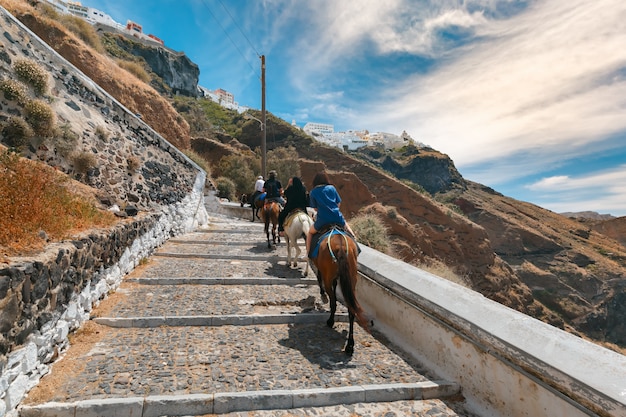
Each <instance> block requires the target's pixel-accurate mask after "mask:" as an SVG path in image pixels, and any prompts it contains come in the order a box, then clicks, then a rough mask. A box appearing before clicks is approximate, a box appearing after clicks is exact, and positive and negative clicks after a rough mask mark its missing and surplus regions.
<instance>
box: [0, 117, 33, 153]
mask: <svg viewBox="0 0 626 417" xmlns="http://www.w3.org/2000/svg"><path fill="white" fill-rule="evenodd" d="M33 135H34V132H33V129H31V127H30V126H29V125H28V123H26V120H24V119H22V118H21V117H19V116H13V117H10V118H9V120H7V122H6V123H5V124H4V127H3V128H2V136H3V137H4V142H5V143H6V144H7V145H9V146H10V147H12V148H16V149H18V150H21V149H23V148H24V147H25V146H26V145H28V144H29V143H30V140H31V138H32V137H33Z"/></svg>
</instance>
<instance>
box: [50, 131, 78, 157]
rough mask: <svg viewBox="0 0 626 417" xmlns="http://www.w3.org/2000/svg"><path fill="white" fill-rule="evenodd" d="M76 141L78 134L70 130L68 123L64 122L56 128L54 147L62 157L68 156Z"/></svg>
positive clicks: (74, 147) (72, 150)
mask: <svg viewBox="0 0 626 417" xmlns="http://www.w3.org/2000/svg"><path fill="white" fill-rule="evenodd" d="M77 143H78V135H77V134H76V133H74V132H73V131H72V129H71V127H70V125H69V123H66V124H64V125H63V126H61V128H60V129H57V132H56V135H55V138H54V147H55V148H56V150H57V152H58V153H59V155H61V156H63V157H67V156H69V155H70V154H71V153H72V152H74V150H75V149H76V145H77Z"/></svg>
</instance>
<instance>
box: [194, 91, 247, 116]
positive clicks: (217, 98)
mask: <svg viewBox="0 0 626 417" xmlns="http://www.w3.org/2000/svg"><path fill="white" fill-rule="evenodd" d="M198 89H199V90H200V94H201V95H202V96H203V97H205V98H208V99H210V100H211V101H214V102H215V103H217V104H219V105H220V106H222V107H225V108H227V109H231V110H235V111H236V112H238V113H243V112H245V111H246V110H248V107H245V106H240V105H239V103H237V102H236V101H235V96H234V95H233V93H231V92H228V91H226V90H224V89H222V88H218V89H217V90H209V89H207V88H204V87H202V86H198Z"/></svg>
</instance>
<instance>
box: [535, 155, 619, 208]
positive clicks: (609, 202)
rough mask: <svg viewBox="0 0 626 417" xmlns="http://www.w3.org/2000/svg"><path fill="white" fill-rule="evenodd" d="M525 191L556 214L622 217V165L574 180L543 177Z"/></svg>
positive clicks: (574, 178)
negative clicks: (589, 212) (589, 211)
mask: <svg viewBox="0 0 626 417" xmlns="http://www.w3.org/2000/svg"><path fill="white" fill-rule="evenodd" d="M526 188H527V189H529V190H532V191H534V192H537V200H536V201H535V203H536V204H539V205H540V206H542V207H545V208H549V209H551V210H553V211H556V212H565V211H586V210H593V211H598V212H603V213H611V214H613V215H618V216H624V215H626V165H621V166H618V167H616V168H613V169H609V170H605V171H602V172H595V173H589V174H585V175H581V176H578V177H570V176H553V177H547V178H543V179H541V180H539V181H537V182H535V183H533V184H529V185H527V186H526Z"/></svg>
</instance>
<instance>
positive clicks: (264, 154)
mask: <svg viewBox="0 0 626 417" xmlns="http://www.w3.org/2000/svg"><path fill="white" fill-rule="evenodd" d="M261 120H262V122H261V130H262V131H263V132H262V133H261V171H262V172H263V173H262V175H263V178H264V179H267V115H266V114H265V55H261Z"/></svg>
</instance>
